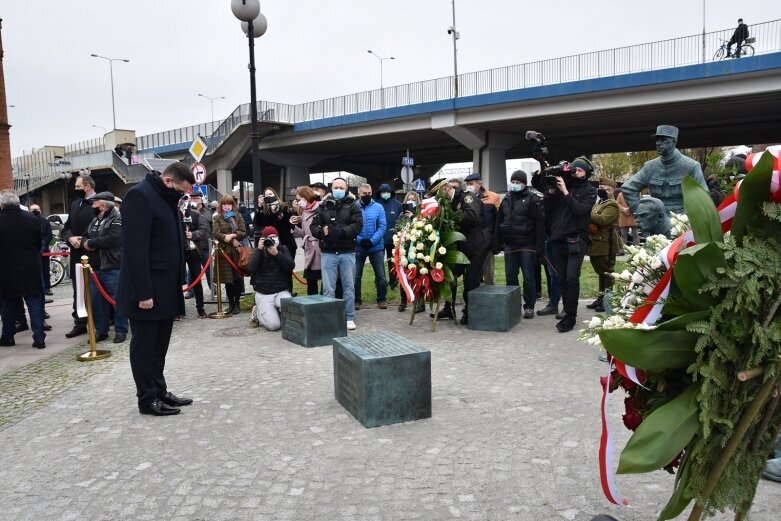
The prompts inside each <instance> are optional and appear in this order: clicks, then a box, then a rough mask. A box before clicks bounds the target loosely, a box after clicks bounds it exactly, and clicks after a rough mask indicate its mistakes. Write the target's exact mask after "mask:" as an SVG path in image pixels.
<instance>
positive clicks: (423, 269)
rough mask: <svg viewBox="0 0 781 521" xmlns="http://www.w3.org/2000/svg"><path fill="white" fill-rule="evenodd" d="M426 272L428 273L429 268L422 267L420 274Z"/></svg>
mask: <svg viewBox="0 0 781 521" xmlns="http://www.w3.org/2000/svg"><path fill="white" fill-rule="evenodd" d="M426 273H428V269H427V268H420V274H421V275H425V274H426Z"/></svg>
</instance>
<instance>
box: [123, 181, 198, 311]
mask: <svg viewBox="0 0 781 521" xmlns="http://www.w3.org/2000/svg"><path fill="white" fill-rule="evenodd" d="M121 214H122V263H121V264H120V269H119V285H118V289H117V306H118V307H119V310H120V312H121V313H122V315H124V316H126V317H127V318H129V319H131V320H168V319H171V320H173V319H174V318H176V316H178V315H184V295H183V293H182V285H181V282H182V280H183V278H182V271H183V270H184V251H183V248H182V244H183V242H182V241H183V240H184V239H183V233H182V223H181V220H180V217H179V216H180V213H179V210H178V209H177V206H176V199H175V198H174V197H173V195H172V194H171V193H169V191H168V189H167V188H166V187H165V185H163V183H162V181H160V177H159V175H158V174H147V176H146V179H144V181H142V182H141V183H139V184H138V185H136V186H134V187H133V188H131V189H130V190H129V191H128V193H127V195H125V198H124V199H123V201H122V209H121ZM150 298H151V299H154V306H153V307H152V309H141V308H139V307H138V303H139V302H140V301H142V300H147V299H150Z"/></svg>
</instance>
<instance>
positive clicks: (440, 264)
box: [434, 262, 442, 270]
mask: <svg viewBox="0 0 781 521" xmlns="http://www.w3.org/2000/svg"><path fill="white" fill-rule="evenodd" d="M434 267H435V268H436V269H438V270H441V269H442V263H441V262H437V263H436V264H435V265H434Z"/></svg>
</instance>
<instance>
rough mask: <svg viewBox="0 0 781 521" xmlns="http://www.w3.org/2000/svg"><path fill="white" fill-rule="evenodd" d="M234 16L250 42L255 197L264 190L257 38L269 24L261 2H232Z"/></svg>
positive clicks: (256, 0) (251, 130) (235, 0)
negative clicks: (256, 91) (256, 57)
mask: <svg viewBox="0 0 781 521" xmlns="http://www.w3.org/2000/svg"><path fill="white" fill-rule="evenodd" d="M231 11H232V12H233V15H234V16H235V17H236V18H238V19H239V20H241V28H242V29H243V30H244V33H245V34H246V35H247V40H248V42H249V88H250V105H251V109H250V118H251V119H250V136H251V137H252V185H253V187H252V189H253V192H252V193H253V197H257V195H258V194H259V193H261V191H262V190H263V187H262V186H261V178H260V151H259V150H258V144H259V143H260V133H259V132H258V102H257V96H256V93H255V38H259V37H260V36H263V35H264V34H265V32H266V29H267V28H268V22H267V21H266V17H265V16H264V15H263V13H261V12H260V0H231Z"/></svg>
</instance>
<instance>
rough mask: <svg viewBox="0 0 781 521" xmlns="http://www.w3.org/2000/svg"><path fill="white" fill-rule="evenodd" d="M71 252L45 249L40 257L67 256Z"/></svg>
mask: <svg viewBox="0 0 781 521" xmlns="http://www.w3.org/2000/svg"><path fill="white" fill-rule="evenodd" d="M70 254H71V252H69V251H45V252H43V253H41V257H67V256H69V255H70Z"/></svg>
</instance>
